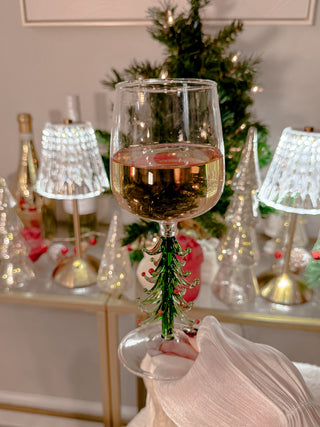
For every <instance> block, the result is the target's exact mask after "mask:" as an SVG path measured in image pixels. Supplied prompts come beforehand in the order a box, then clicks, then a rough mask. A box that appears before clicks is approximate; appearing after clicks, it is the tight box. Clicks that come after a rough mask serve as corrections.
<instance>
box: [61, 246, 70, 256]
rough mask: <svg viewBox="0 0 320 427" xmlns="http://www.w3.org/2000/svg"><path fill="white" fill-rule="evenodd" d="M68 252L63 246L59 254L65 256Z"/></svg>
mask: <svg viewBox="0 0 320 427" xmlns="http://www.w3.org/2000/svg"><path fill="white" fill-rule="evenodd" d="M68 251H69V249H68V248H67V247H66V246H64V247H63V248H61V251H60V252H61V254H62V255H65V254H67V253H68Z"/></svg>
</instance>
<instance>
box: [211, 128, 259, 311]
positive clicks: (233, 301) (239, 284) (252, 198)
mask: <svg viewBox="0 0 320 427" xmlns="http://www.w3.org/2000/svg"><path fill="white" fill-rule="evenodd" d="M257 144H258V138H257V130H256V128H254V127H250V128H249V131H248V135H247V139H246V144H245V146H244V148H243V150H242V153H241V158H240V161H239V164H238V166H237V169H236V172H235V174H234V176H233V179H232V183H231V188H232V190H233V191H234V193H233V195H232V197H231V201H230V205H229V207H228V209H227V212H226V215H225V220H226V223H227V225H228V231H227V233H226V235H225V236H224V238H223V239H222V240H221V241H220V245H219V248H218V251H217V252H218V261H219V264H220V266H219V271H218V273H217V275H216V277H215V279H214V282H213V292H214V294H215V295H216V297H217V298H219V299H220V300H221V301H223V302H225V303H226V304H228V305H231V306H233V305H243V304H247V303H251V302H253V301H254V299H255V297H256V296H257V295H258V293H259V287H258V282H257V277H256V275H255V272H254V266H255V265H256V264H257V262H258V260H259V255H260V254H259V249H258V244H257V236H256V231H255V226H256V224H257V222H258V219H259V210H258V200H257V196H256V191H257V189H258V188H259V186H260V171H259V164H258V150H257Z"/></svg>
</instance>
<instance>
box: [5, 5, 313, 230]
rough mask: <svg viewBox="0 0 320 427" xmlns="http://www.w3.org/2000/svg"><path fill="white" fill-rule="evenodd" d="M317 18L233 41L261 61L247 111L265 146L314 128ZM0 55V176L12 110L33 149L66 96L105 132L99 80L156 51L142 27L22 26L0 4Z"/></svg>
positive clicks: (249, 31) (10, 166)
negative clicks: (258, 124) (28, 129)
mask: <svg viewBox="0 0 320 427" xmlns="http://www.w3.org/2000/svg"><path fill="white" fill-rule="evenodd" d="M319 15H320V11H319V10H317V11H316V16H315V21H314V25H312V26H293V25H289V26H246V27H245V30H244V32H243V33H242V34H241V35H240V37H239V40H238V42H237V48H238V49H239V50H240V51H242V52H243V53H245V54H248V55H249V54H253V55H257V56H260V57H261V59H262V64H261V66H260V71H259V75H258V76H259V84H260V85H261V86H262V87H263V88H264V92H263V93H262V94H258V95H255V99H256V100H255V105H254V110H255V112H256V115H257V117H258V118H259V119H260V120H262V121H264V122H265V123H266V124H267V125H268V126H269V129H270V140H269V142H270V144H271V145H273V146H274V145H276V143H277V139H278V137H279V135H280V133H281V131H282V129H283V128H284V127H286V126H293V127H297V128H302V127H304V126H305V125H313V126H315V128H317V129H320V123H319V111H320V96H319V95H320V93H319V92H320V91H319V85H318V81H319V67H320V56H319V47H318V43H319V38H320V16H319ZM208 31H211V32H212V31H214V30H213V29H212V28H211V29H210V28H209V29H208ZM0 52H1V63H0V64H1V67H0V129H1V138H0V150H1V155H0V175H2V176H8V175H9V174H10V173H12V172H14V171H15V170H16V167H17V163H18V153H19V143H18V133H17V122H16V116H17V114H18V113H19V112H30V113H31V114H32V116H33V120H34V130H35V137H36V148H37V149H38V150H39V141H40V136H41V129H42V127H43V125H44V124H45V122H46V121H48V120H53V119H56V118H57V117H58V118H59V117H60V118H61V117H62V114H63V109H64V99H65V95H67V94H79V95H80V98H81V104H82V116H83V119H85V120H89V121H92V123H93V125H94V126H95V127H96V128H105V129H109V128H110V116H111V114H110V98H111V97H112V95H111V93H110V91H109V90H107V89H105V88H104V87H103V86H102V85H101V83H100V81H101V80H102V79H103V78H104V76H105V74H108V73H109V72H110V70H111V68H112V67H115V68H118V69H121V70H122V69H123V68H124V67H126V66H128V65H129V63H130V62H131V61H132V60H133V59H138V60H139V59H148V60H151V61H153V60H157V59H160V58H161V56H162V52H163V49H162V46H161V45H160V44H158V43H157V42H156V41H154V40H152V38H151V37H150V36H149V34H148V33H147V31H146V28H145V27H51V28H49V27H47V28H30V27H28V28H26V27H22V25H21V19H20V7H19V2H18V0H1V2H0ZM314 221H315V220H313V223H314ZM318 223H319V222H318ZM315 228H319V227H318V225H317V226H316V227H312V232H313V233H314V229H315Z"/></svg>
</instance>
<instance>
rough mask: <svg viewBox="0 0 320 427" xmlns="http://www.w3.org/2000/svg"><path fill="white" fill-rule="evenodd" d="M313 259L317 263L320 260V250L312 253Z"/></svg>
mask: <svg viewBox="0 0 320 427" xmlns="http://www.w3.org/2000/svg"><path fill="white" fill-rule="evenodd" d="M312 258H313V259H315V260H316V261H317V260H319V259H320V251H319V250H318V249H316V250H315V251H313V252H312Z"/></svg>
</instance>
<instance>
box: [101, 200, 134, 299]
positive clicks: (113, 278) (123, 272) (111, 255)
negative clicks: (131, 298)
mask: <svg viewBox="0 0 320 427" xmlns="http://www.w3.org/2000/svg"><path fill="white" fill-rule="evenodd" d="M123 237H124V233H123V224H122V221H121V212H120V210H119V208H116V209H115V211H114V213H113V216H112V220H111V223H110V227H109V231H108V236H107V239H106V242H105V245H104V251H103V254H102V259H101V262H100V267H99V271H98V277H97V283H98V286H99V287H100V289H101V290H102V291H104V292H106V293H108V294H112V295H114V296H120V295H121V294H122V293H123V292H124V291H125V290H126V289H128V288H130V287H131V286H132V285H133V283H134V280H135V279H134V275H133V271H132V268H131V262H130V257H129V253H128V249H127V246H123V245H122V239H123Z"/></svg>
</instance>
